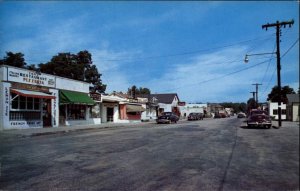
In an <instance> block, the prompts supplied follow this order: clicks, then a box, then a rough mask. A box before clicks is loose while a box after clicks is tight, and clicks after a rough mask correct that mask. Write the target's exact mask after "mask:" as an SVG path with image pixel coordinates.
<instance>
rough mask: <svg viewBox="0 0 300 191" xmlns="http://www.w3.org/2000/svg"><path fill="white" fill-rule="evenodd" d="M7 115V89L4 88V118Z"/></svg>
mask: <svg viewBox="0 0 300 191" xmlns="http://www.w3.org/2000/svg"><path fill="white" fill-rule="evenodd" d="M8 114H9V87H7V86H6V87H4V116H6V117H8Z"/></svg>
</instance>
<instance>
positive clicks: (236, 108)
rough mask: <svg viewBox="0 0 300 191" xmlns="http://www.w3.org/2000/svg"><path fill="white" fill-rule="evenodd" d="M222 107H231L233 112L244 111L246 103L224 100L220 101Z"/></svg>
mask: <svg viewBox="0 0 300 191" xmlns="http://www.w3.org/2000/svg"><path fill="white" fill-rule="evenodd" d="M220 105H222V106H223V107H224V108H232V109H233V110H234V112H236V113H238V112H246V110H247V104H246V103H244V102H242V103H232V102H224V103H221V104H220Z"/></svg>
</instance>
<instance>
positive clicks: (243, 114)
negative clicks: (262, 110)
mask: <svg viewBox="0 0 300 191" xmlns="http://www.w3.org/2000/svg"><path fill="white" fill-rule="evenodd" d="M245 117H246V114H245V113H243V112H240V113H238V114H237V118H245Z"/></svg>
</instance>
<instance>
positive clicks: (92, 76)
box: [39, 50, 106, 93]
mask: <svg viewBox="0 0 300 191" xmlns="http://www.w3.org/2000/svg"><path fill="white" fill-rule="evenodd" d="M39 68H40V70H41V72H44V73H47V74H53V75H57V76H61V77H66V78H71V79H74V80H80V81H84V82H88V83H91V84H92V85H93V87H91V91H92V92H99V93H104V92H105V90H106V85H105V84H103V83H102V80H101V75H102V74H100V73H99V72H98V69H97V67H96V66H95V65H93V62H92V55H91V54H90V53H89V52H88V51H87V50H84V51H80V52H78V53H77V54H71V53H58V55H55V56H53V57H52V59H51V61H50V62H47V63H46V64H39Z"/></svg>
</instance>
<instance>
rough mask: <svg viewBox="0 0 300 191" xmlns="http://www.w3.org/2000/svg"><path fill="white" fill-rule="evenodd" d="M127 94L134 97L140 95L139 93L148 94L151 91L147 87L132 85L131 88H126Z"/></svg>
mask: <svg viewBox="0 0 300 191" xmlns="http://www.w3.org/2000/svg"><path fill="white" fill-rule="evenodd" d="M127 94H128V95H130V96H132V97H134V96H135V95H140V94H145V95H149V94H151V91H150V89H149V88H143V87H140V88H137V87H136V86H135V85H133V86H132V87H131V88H128V90H127Z"/></svg>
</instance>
